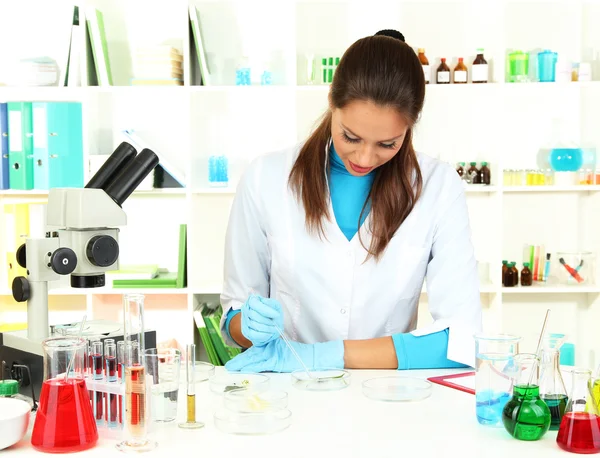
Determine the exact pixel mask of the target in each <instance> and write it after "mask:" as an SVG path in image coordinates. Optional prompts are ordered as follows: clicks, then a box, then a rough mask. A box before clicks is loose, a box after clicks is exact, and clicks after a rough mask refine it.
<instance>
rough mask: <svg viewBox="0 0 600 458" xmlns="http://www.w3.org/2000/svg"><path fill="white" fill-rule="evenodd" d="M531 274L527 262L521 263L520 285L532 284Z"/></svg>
mask: <svg viewBox="0 0 600 458" xmlns="http://www.w3.org/2000/svg"><path fill="white" fill-rule="evenodd" d="M532 277H533V276H532V275H531V270H530V269H529V263H528V262H524V263H523V270H521V286H531V285H532V284H533V279H532Z"/></svg>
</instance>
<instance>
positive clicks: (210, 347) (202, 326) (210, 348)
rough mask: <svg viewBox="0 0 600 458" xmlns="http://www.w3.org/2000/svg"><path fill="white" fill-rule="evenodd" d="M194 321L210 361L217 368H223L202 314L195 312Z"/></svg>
mask: <svg viewBox="0 0 600 458" xmlns="http://www.w3.org/2000/svg"><path fill="white" fill-rule="evenodd" d="M194 321H195V322H196V326H197V327H198V332H199V334H200V340H201V341H202V344H203V345H204V349H205V350H206V354H207V355H208V360H209V361H210V363H211V364H213V365H215V366H221V365H222V364H221V361H220V360H219V356H218V355H217V350H216V349H215V346H214V344H213V342H212V340H211V338H210V335H209V334H208V329H206V323H204V318H203V317H202V313H201V312H199V311H197V312H194Z"/></svg>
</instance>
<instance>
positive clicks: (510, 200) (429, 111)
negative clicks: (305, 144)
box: [0, 0, 600, 367]
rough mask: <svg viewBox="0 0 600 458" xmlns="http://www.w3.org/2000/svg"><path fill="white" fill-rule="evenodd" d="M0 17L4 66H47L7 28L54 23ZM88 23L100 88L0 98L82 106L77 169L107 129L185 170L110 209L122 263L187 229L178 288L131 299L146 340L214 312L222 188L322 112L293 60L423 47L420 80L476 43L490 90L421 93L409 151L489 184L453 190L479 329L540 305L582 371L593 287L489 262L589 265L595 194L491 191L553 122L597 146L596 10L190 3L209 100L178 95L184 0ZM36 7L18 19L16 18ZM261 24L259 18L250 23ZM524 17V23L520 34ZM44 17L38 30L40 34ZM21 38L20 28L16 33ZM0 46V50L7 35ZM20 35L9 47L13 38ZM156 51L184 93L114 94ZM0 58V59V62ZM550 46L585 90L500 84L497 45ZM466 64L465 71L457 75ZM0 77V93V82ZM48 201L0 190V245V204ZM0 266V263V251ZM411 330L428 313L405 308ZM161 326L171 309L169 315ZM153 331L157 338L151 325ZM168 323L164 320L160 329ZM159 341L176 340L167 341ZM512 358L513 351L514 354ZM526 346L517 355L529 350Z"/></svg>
mask: <svg viewBox="0 0 600 458" xmlns="http://www.w3.org/2000/svg"><path fill="white" fill-rule="evenodd" d="M10 3H11V4H10V6H9V5H8V4H6V5H4V4H3V5H0V40H2V42H14V43H23V45H21V46H13V47H5V48H3V49H2V50H0V58H3V59H4V58H5V57H6V56H5V55H4V53H8V54H10V53H12V54H13V55H10V56H9V57H15V56H14V54H15V53H17V52H21V53H24V54H28V57H29V56H30V55H37V54H39V55H49V56H53V54H52V49H51V48H49V46H50V45H52V41H53V40H46V41H44V40H37V43H35V44H34V43H30V42H31V41H32V40H31V38H29V39H26V37H25V35H24V34H25V31H24V30H15V28H16V27H17V24H19V21H17V20H15V18H19V17H28V18H30V19H31V20H32V21H34V22H35V24H30V25H31V27H30V28H28V30H30V29H31V30H36V31H37V33H39V36H40V37H41V36H49V35H51V29H49V28H51V27H52V26H53V24H54V23H56V21H54V22H53V21H49V20H48V18H50V17H56V15H57V14H58V9H57V8H54V5H52V7H51V6H50V5H45V3H46V2H43V1H42V0H24V1H21V2H10ZM83 3H84V4H85V5H88V6H95V7H97V8H99V9H100V10H101V11H102V12H103V14H104V22H105V24H106V29H107V40H108V47H109V55H110V59H111V66H112V68H113V73H114V75H113V76H114V81H115V84H116V85H115V86H112V87H75V88H71V87H68V88H58V87H52V88H49V87H43V88H38V87H35V88H23V87H20V88H15V87H0V101H17V100H32V101H33V100H46V101H79V102H81V103H82V105H83V108H84V110H83V115H84V131H85V132H84V133H85V135H84V137H85V141H84V150H85V157H86V159H88V158H89V157H91V156H93V155H97V154H108V153H110V152H111V151H112V150H113V149H114V148H115V147H116V146H117V145H118V144H119V143H120V142H121V141H122V140H123V137H122V136H121V135H120V131H121V130H122V129H123V128H134V129H136V131H137V133H138V134H139V135H140V136H141V137H142V138H144V139H145V140H146V142H148V143H149V144H150V145H152V147H153V148H155V149H157V150H159V151H161V152H162V153H163V154H164V155H166V156H167V157H168V158H169V160H170V161H173V162H175V163H176V164H177V165H178V166H179V167H180V168H182V169H184V170H185V171H186V174H187V178H188V181H189V185H188V188H187V189H184V190H164V191H159V192H156V191H150V192H136V193H134V194H133V196H132V197H131V198H130V199H129V200H128V201H127V202H126V203H125V205H124V209H125V211H126V212H127V215H128V226H127V227H125V228H123V229H122V232H121V235H120V241H121V245H122V248H123V250H122V253H121V260H122V262H123V263H125V264H127V263H129V264H139V263H150V262H151V263H158V264H160V265H161V267H166V268H169V269H174V268H175V266H176V254H175V253H176V249H175V248H174V246H175V244H176V237H177V236H176V234H177V227H178V225H179V224H181V223H187V224H188V287H187V288H185V289H181V290H160V289H153V290H143V292H144V294H147V295H148V298H149V301H150V302H151V304H152V305H151V307H150V308H151V309H152V313H153V320H156V321H155V322H156V324H157V330H158V332H159V339H168V338H172V337H176V338H177V339H178V341H179V342H180V343H181V344H184V343H187V342H190V341H191V340H192V339H193V333H192V330H193V326H192V325H191V323H192V322H193V319H192V312H193V309H194V307H195V304H197V303H198V302H201V301H217V300H218V295H219V292H220V291H221V281H222V278H221V277H222V270H223V250H224V248H223V245H224V237H225V229H226V225H227V218H228V215H229V208H230V206H231V202H232V200H233V198H234V196H235V186H236V184H237V182H238V181H239V177H240V176H241V174H242V173H243V171H244V169H245V168H246V166H247V165H248V163H249V162H250V161H251V160H252V159H253V158H255V157H256V156H257V155H259V154H262V153H265V152H269V151H275V150H280V149H283V148H286V147H290V146H293V145H295V144H298V143H299V142H301V141H302V140H303V139H304V138H305V137H306V135H307V134H308V132H310V130H311V128H312V127H314V125H315V121H316V120H317V119H318V117H319V116H320V115H321V114H322V113H323V112H324V110H325V109H326V108H327V93H328V90H329V87H328V86H327V85H321V84H314V85H307V84H306V82H307V81H306V71H305V68H306V65H305V64H306V55H307V54H313V55H315V56H316V57H317V58H318V56H341V54H342V53H343V51H344V50H345V49H346V48H347V47H348V46H349V45H350V44H351V43H352V42H353V41H355V40H356V39H358V38H360V37H362V36H366V35H370V34H373V33H374V32H375V31H377V30H380V29H384V28H396V29H398V30H401V31H402V32H403V33H404V35H405V36H406V39H407V42H408V43H409V44H410V45H411V46H413V47H414V48H415V49H416V48H417V47H425V49H426V55H427V57H428V58H429V61H430V63H431V67H432V70H434V69H435V68H436V67H437V65H438V64H439V58H440V57H446V58H447V59H448V62H449V63H450V65H451V66H453V65H454V64H455V62H456V58H457V57H459V56H462V57H464V58H465V62H467V63H468V64H470V62H472V60H473V58H474V54H475V49H476V48H477V47H481V46H483V47H484V48H485V57H486V59H487V60H488V62H489V63H490V83H488V84H481V85H473V84H466V85H455V84H451V85H436V84H430V85H428V86H427V92H426V102H425V108H424V111H423V114H422V117H421V119H420V121H419V123H418V125H417V126H416V129H415V139H414V144H415V148H416V149H417V150H418V151H422V152H424V153H427V154H429V155H432V156H434V157H436V158H438V159H440V160H442V161H446V162H449V163H456V162H458V161H467V162H468V161H477V162H481V161H488V162H489V163H490V165H491V169H492V181H493V185H492V186H478V187H475V186H473V187H467V188H466V195H467V202H468V205H469V212H470V221H471V227H472V234H473V235H472V238H473V243H474V245H475V249H476V255H477V259H478V260H479V263H480V264H479V269H480V277H481V280H482V283H481V284H482V287H481V300H482V305H483V308H484V322H485V326H486V329H488V330H492V331H494V330H502V331H505V332H513V333H517V334H520V335H523V336H528V335H530V334H533V333H532V332H531V326H536V329H537V326H538V323H540V322H541V320H542V319H543V313H544V312H545V309H546V308H548V307H550V308H551V309H552V319H551V323H550V329H551V330H552V331H556V332H564V333H566V334H568V335H569V339H570V340H571V341H572V342H574V343H575V344H576V348H577V362H578V364H579V363H581V364H583V365H586V364H588V365H589V366H590V367H595V366H596V364H597V363H598V359H599V358H600V355H596V354H595V353H594V352H593V351H592V350H595V348H594V345H595V340H594V339H595V332H596V330H595V327H593V323H595V322H597V320H598V319H599V318H600V286H596V285H600V281H599V279H598V275H597V274H596V278H595V280H596V281H595V283H593V284H592V285H586V286H584V287H577V288H575V287H572V288H571V287H567V286H565V287H562V286H557V285H556V286H532V287H528V288H521V287H517V288H503V287H502V286H501V284H500V281H499V280H500V272H501V260H502V259H507V258H508V259H511V260H515V261H520V257H521V249H522V246H523V244H525V243H535V244H543V245H545V246H546V247H547V248H548V249H549V250H550V251H553V252H554V251H559V250H561V251H564V250H567V251H568V250H584V249H585V250H592V251H594V252H596V253H599V252H600V234H599V233H598V232H597V231H596V230H594V227H595V225H596V224H597V222H598V214H599V211H598V210H599V209H600V192H599V191H600V186H597V185H594V186H568V187H563V186H544V187H541V186H539V187H504V186H502V170H503V169H509V168H536V167H535V164H536V154H537V151H538V149H539V148H540V147H541V145H543V144H544V142H545V141H547V140H548V139H549V136H550V128H551V121H552V119H554V118H556V117H564V116H568V120H569V121H570V124H568V129H569V130H568V133H569V134H570V135H571V136H572V138H573V139H574V140H575V141H580V142H585V143H586V144H590V145H600V130H598V129H597V125H598V119H599V117H600V103H598V102H599V101H600V81H599V80H600V70H599V67H598V64H600V58H599V57H598V49H597V45H596V43H600V29H598V28H597V23H598V21H599V20H600V4H598V3H597V2H595V1H581V0H570V1H569V0H547V1H544V0H540V1H530V2H517V1H512V0H506V1H505V0H489V1H486V2H481V1H479V0H433V1H431V0H428V1H423V2H421V1H419V2H417V1H413V0H408V1H403V0H400V1H396V2H390V1H387V0H371V1H368V2H367V1H358V0H328V1H317V0H244V1H240V0H210V1H196V0H192V1H191V3H192V4H194V5H196V6H197V7H198V9H199V12H200V17H201V21H202V30H203V38H204V41H205V45H206V52H207V56H208V60H209V66H210V67H211V70H212V73H213V82H214V83H215V85H214V86H208V87H205V86H191V85H190V75H191V68H190V65H189V59H188V57H189V54H190V47H189V30H188V27H187V12H188V10H187V9H188V0H174V1H170V2H159V1H150V2H148V1H147V0H86V1H84V2H83ZM34 10H35V11H36V12H37V13H36V15H34V16H35V17H34V18H32V17H31V14H29V13H28V11H34ZM265 11H269V15H270V16H272V17H274V18H277V19H276V20H273V21H265V16H264V12H265ZM531 17H535V18H536V21H535V24H533V25H532V23H530V22H529V21H530V19H529V18H531ZM42 18H43V20H42ZM27 33H29V32H27ZM6 36H10V37H11V38H10V41H9V40H8V39H6ZM19 37H22V38H23V39H19ZM148 42H152V43H169V44H171V45H174V46H175V47H178V48H179V49H180V50H182V51H183V53H184V56H185V62H184V78H185V86H183V87H131V86H128V84H129V80H130V78H131V77H132V76H133V75H132V65H131V56H132V55H133V52H134V49H135V47H136V46H138V45H139V44H142V43H144V44H146V43H148ZM9 48H10V49H9ZM509 48H510V49H517V48H518V49H522V50H531V49H537V48H550V49H552V50H554V51H557V52H558V53H559V55H560V56H565V57H567V58H568V59H570V60H573V61H575V62H579V61H582V60H583V61H589V62H591V63H592V66H593V72H594V73H593V77H594V81H591V82H581V83H577V82H575V83H560V84H559V83H527V84H508V83H505V73H506V65H505V55H506V49H509ZM244 55H252V56H256V55H259V56H260V58H264V59H265V60H269V61H270V62H271V64H272V68H271V69H272V71H273V74H274V83H276V84H275V85H273V86H250V87H236V86H233V85H232V84H233V75H234V73H235V66H236V65H237V63H239V61H240V59H241V58H242V56H244ZM469 68H470V65H469ZM2 76H3V75H2V71H1V70H0V81H1V80H2ZM212 154H227V155H228V157H229V160H230V177H231V185H230V186H229V187H227V188H210V187H209V186H208V180H207V172H206V168H207V160H208V157H209V156H210V155H212ZM46 198H47V193H44V192H39V191H32V192H28V193H20V192H4V191H2V192H0V240H1V239H2V237H4V236H5V232H6V228H5V221H4V219H2V216H1V215H2V210H1V207H2V205H4V204H13V203H30V202H39V201H44V200H45V199H46ZM0 259H5V253H4V249H3V248H2V246H0ZM5 278H6V269H5V266H4V265H3V264H2V265H0V322H3V321H7V322H15V321H19V320H22V319H23V317H24V306H23V305H21V304H15V303H14V302H12V299H11V297H10V292H9V291H8V290H7V289H6V286H8V285H7V284H6V280H5ZM123 292H125V290H120V289H112V288H106V289H104V288H103V289H102V290H97V291H82V292H79V291H73V290H71V289H70V288H67V289H63V288H59V289H55V290H52V292H51V306H50V309H51V322H58V321H56V320H71V321H72V320H76V319H78V318H80V317H81V313H82V312H83V311H86V312H87V313H88V319H92V318H94V317H98V316H116V312H117V311H118V310H120V302H119V295H120V294H122V293H123ZM421 301H422V306H421V307H420V309H421V310H420V316H419V324H420V325H422V324H423V323H426V322H428V321H429V320H430V318H429V317H428V316H427V315H428V311H427V295H426V294H423V296H422V299H421ZM174 312H177V313H175V314H174ZM160 318H162V319H163V322H164V323H165V324H162V323H161V321H160ZM175 318H176V319H177V320H180V321H176V322H175V323H174V322H173V320H175ZM174 330H175V331H174ZM524 348H525V349H527V348H528V347H527V346H525V347H524ZM531 349H533V348H531Z"/></svg>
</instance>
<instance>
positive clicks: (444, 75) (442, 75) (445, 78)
mask: <svg viewBox="0 0 600 458" xmlns="http://www.w3.org/2000/svg"><path fill="white" fill-rule="evenodd" d="M437 82H438V84H439V83H449V82H450V72H446V71H442V72H438V73H437Z"/></svg>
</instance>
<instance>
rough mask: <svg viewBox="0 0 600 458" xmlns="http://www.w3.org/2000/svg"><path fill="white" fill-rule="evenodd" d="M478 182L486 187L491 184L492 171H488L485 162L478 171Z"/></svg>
mask: <svg viewBox="0 0 600 458" xmlns="http://www.w3.org/2000/svg"><path fill="white" fill-rule="evenodd" d="M479 182H480V183H481V184H487V185H489V184H491V182H492V171H491V170H490V169H489V167H488V163H487V162H482V163H481V168H480V169H479Z"/></svg>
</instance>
